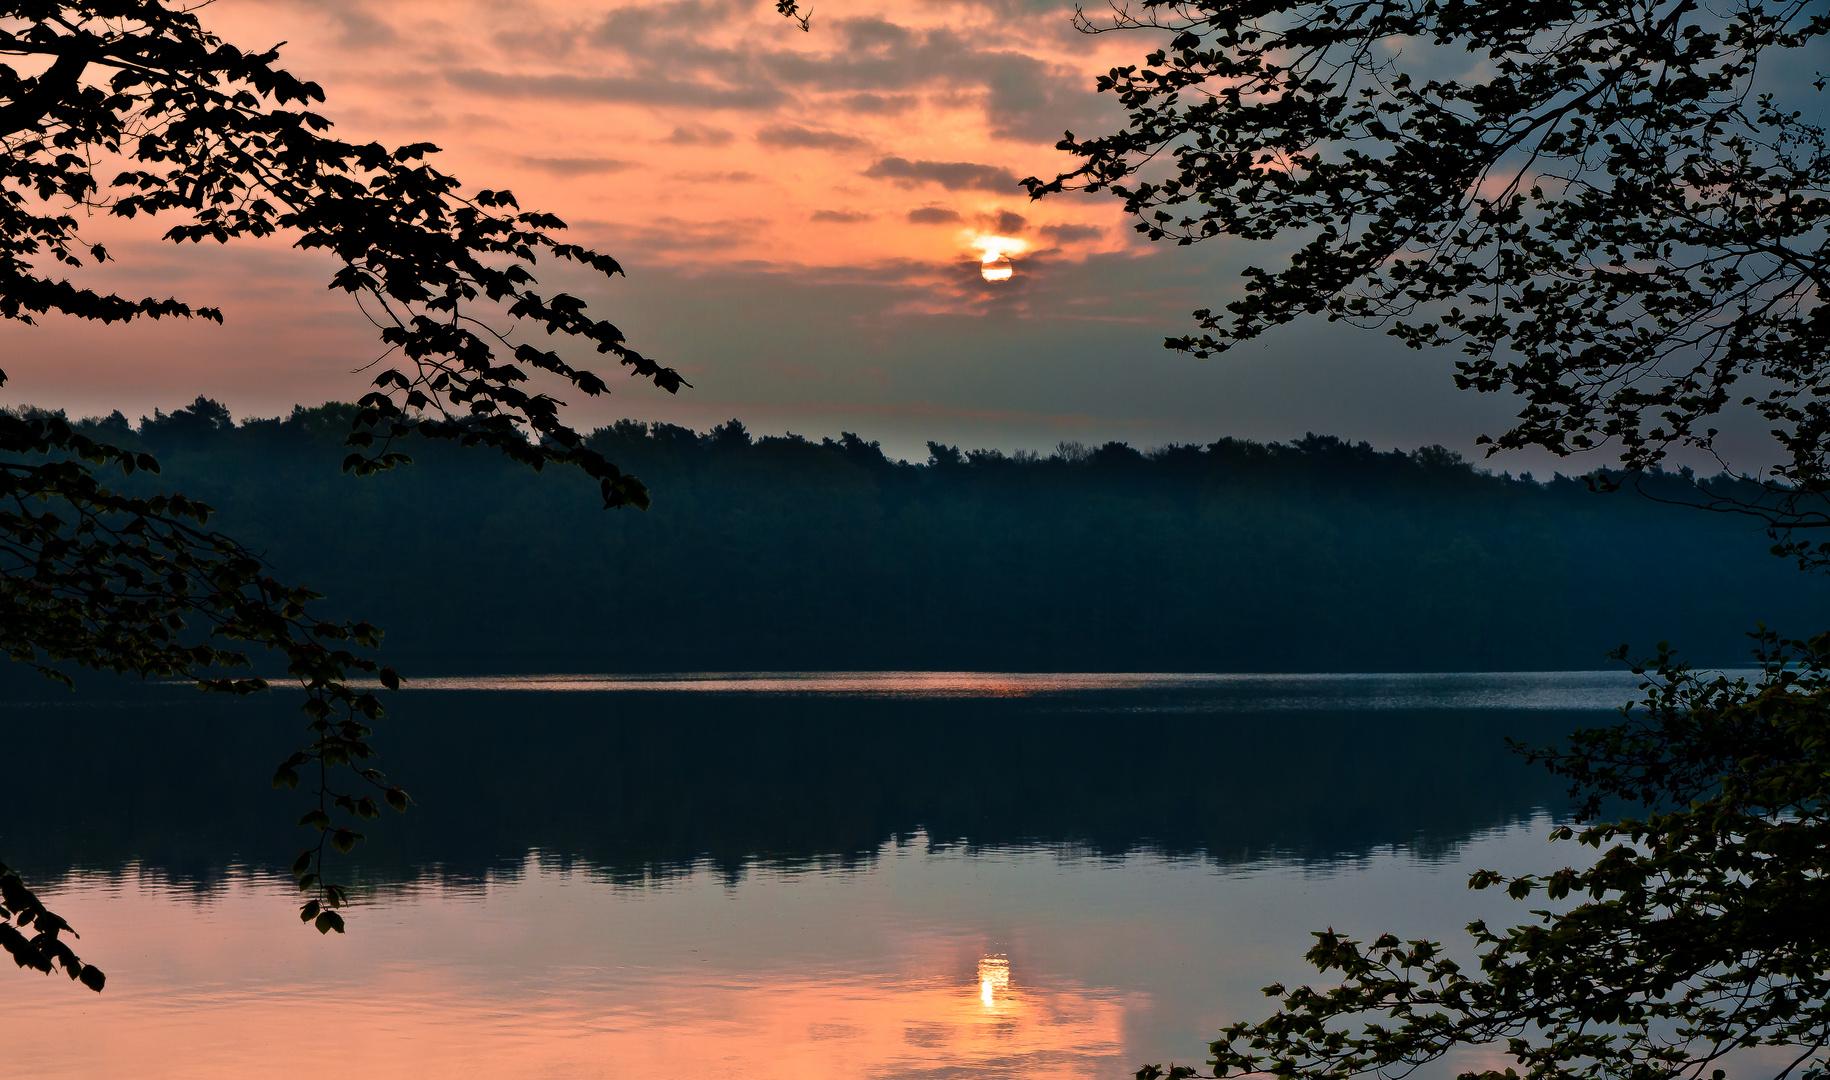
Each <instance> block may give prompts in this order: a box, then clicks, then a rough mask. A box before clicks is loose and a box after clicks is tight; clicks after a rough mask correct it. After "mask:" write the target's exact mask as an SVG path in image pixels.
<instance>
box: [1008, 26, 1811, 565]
mask: <svg viewBox="0 0 1830 1080" xmlns="http://www.w3.org/2000/svg"><path fill="white" fill-rule="evenodd" d="M1114 12H1115V13H1114V15H1113V17H1112V18H1111V19H1110V20H1109V21H1107V22H1103V23H1099V24H1095V23H1093V22H1092V21H1090V20H1088V19H1087V18H1086V17H1085V16H1081V25H1082V27H1083V29H1086V30H1088V31H1091V32H1108V31H1113V30H1148V31H1156V32H1160V33H1164V34H1166V35H1167V37H1168V41H1167V44H1166V46H1165V47H1163V48H1159V49H1157V50H1156V51H1154V52H1152V53H1150V54H1149V56H1148V57H1147V58H1146V59H1145V61H1144V62H1143V63H1142V64H1141V65H1131V66H1126V67H1120V68H1115V69H1113V70H1112V71H1111V72H1109V73H1108V74H1106V75H1104V76H1102V77H1101V78H1100V79H1099V87H1100V89H1101V90H1103V91H1107V92H1110V93H1112V94H1113V95H1115V97H1116V98H1117V100H1118V102H1119V104H1120V105H1121V106H1122V107H1123V109H1124V110H1125V113H1126V115H1127V123H1126V125H1125V126H1124V128H1123V129H1121V130H1119V131H1116V132H1112V133H1109V134H1102V135H1095V136H1092V137H1087V138H1078V137H1075V136H1074V135H1073V134H1072V133H1069V134H1068V136H1067V137H1066V138H1065V139H1064V140H1063V141H1062V142H1061V143H1060V144H1059V146H1060V148H1061V149H1063V150H1065V151H1067V152H1069V153H1071V154H1074V155H1077V156H1078V157H1080V158H1081V159H1082V163H1081V164H1080V165H1079V167H1078V168H1076V169H1074V170H1073V171H1070V172H1067V173H1064V174H1062V175H1060V176H1057V177H1055V178H1054V179H1052V180H1047V181H1044V180H1041V179H1037V178H1033V177H1032V178H1030V179H1029V180H1027V181H1026V184H1027V185H1028V187H1029V190H1030V192H1031V193H1032V195H1034V196H1038V197H1039V196H1042V195H1045V194H1048V193H1051V192H1059V191H1063V190H1065V189H1068V188H1070V187H1072V188H1077V189H1082V190H1089V191H1102V190H1103V191H1110V192H1111V193H1113V194H1115V195H1117V196H1118V197H1119V198H1121V199H1122V200H1123V201H1124V204H1125V207H1126V209H1127V210H1128V211H1130V212H1131V213H1132V214H1134V215H1136V216H1137V218H1138V221H1137V226H1136V227H1137V228H1138V230H1139V231H1141V232H1143V233H1145V234H1146V235H1147V236H1149V237H1150V238H1151V239H1153V240H1173V241H1175V242H1176V243H1179V244H1189V243H1195V242H1199V241H1203V240H1209V239H1212V238H1216V237H1238V238H1242V239H1246V240H1252V241H1260V242H1265V243H1266V245H1267V246H1268V247H1270V248H1271V249H1272V250H1273V251H1276V252H1278V253H1279V255H1278V256H1276V257H1277V258H1278V263H1277V264H1274V265H1271V266H1268V267H1267V266H1252V267H1249V268H1247V269H1246V270H1245V271H1244V288H1243V291H1242V294H1241V295H1240V296H1239V298H1238V299H1234V300H1232V301H1230V302H1228V303H1226V304H1225V305H1223V306H1221V307H1219V308H1218V309H1203V310H1201V311H1197V312H1196V313H1195V316H1196V318H1197V319H1198V320H1199V323H1200V333H1198V334H1195V335H1187V336H1183V337H1179V338H1172V339H1170V340H1169V342H1168V344H1169V346H1170V347H1172V348H1176V349H1182V350H1186V351H1189V352H1192V353H1194V354H1195V355H1197V356H1207V355H1210V354H1212V353H1216V352H1221V351H1224V350H1226V349H1229V348H1231V347H1233V346H1235V345H1237V344H1239V343H1241V342H1244V341H1249V340H1251V339H1253V338H1255V337H1257V336H1258V335H1260V334H1263V333H1264V332H1266V331H1267V330H1269V329H1271V328H1272V327H1275V326H1278V325H1280V324H1283V323H1287V322H1290V321H1292V320H1294V319H1297V318H1300V317H1305V316H1324V317H1326V318H1328V319H1329V320H1344V321H1348V322H1351V323H1355V324H1360V325H1370V326H1383V327H1385V328H1386V329H1387V331H1388V332H1389V333H1391V334H1393V335H1395V336H1396V337H1397V338H1398V339H1399V340H1401V341H1403V342H1404V343H1405V344H1407V345H1409V346H1412V347H1416V348H1423V347H1426V346H1442V345H1451V346H1456V347H1458V348H1459V349H1460V350H1461V352H1462V353H1463V354H1464V355H1463V357H1462V358H1461V359H1460V360H1459V361H1458V362H1457V373H1456V381H1457V383H1458V385H1460V386H1461V387H1462V388H1464V389H1475V390H1479V391H1484V392H1511V393H1516V394H1518V395H1519V396H1520V397H1522V398H1523V400H1524V406H1523V408H1522V410H1521V411H1520V413H1519V414H1518V417H1517V423H1516V424H1515V426H1513V427H1512V428H1511V429H1510V430H1508V431H1506V432H1504V433H1502V434H1500V435H1498V436H1497V437H1495V438H1494V439H1492V440H1491V441H1492V443H1493V446H1494V448H1495V449H1501V448H1523V447H1533V446H1535V447H1542V448H1545V449H1548V450H1551V451H1553V452H1555V453H1557V454H1568V453H1572V452H1576V451H1580V450H1585V449H1589V448H1593V447H1599V446H1604V445H1608V444H1612V445H1615V446H1616V447H1617V448H1618V450H1619V453H1620V460H1621V462H1622V463H1623V464H1624V465H1625V466H1626V467H1627V469H1628V470H1630V471H1633V472H1638V471H1641V470H1644V469H1647V468H1649V467H1651V466H1652V465H1654V464H1656V463H1657V462H1659V461H1660V460H1661V459H1662V458H1663V457H1664V456H1665V455H1666V454H1667V453H1668V452H1670V451H1671V450H1672V449H1673V448H1676V447H1691V448H1700V449H1702V450H1704V451H1710V452H1714V450H1715V443H1716V437H1717V431H1716V429H1715V428H1714V427H1712V426H1711V424H1712V421H1713V420H1714V419H1715V418H1716V417H1717V416H1718V414H1721V413H1722V412H1723V411H1724V410H1726V409H1729V408H1731V407H1734V408H1740V407H1746V408H1748V409H1751V410H1753V411H1754V412H1755V413H1757V414H1758V415H1759V416H1760V417H1761V418H1763V419H1764V420H1765V421H1767V422H1769V423H1770V424H1771V426H1772V428H1773V430H1774V431H1775V433H1776V435H1777V437H1778V439H1779V441H1780V443H1781V446H1782V447H1783V450H1784V460H1783V462H1782V463H1781V464H1780V465H1779V466H1777V467H1776V468H1775V469H1774V470H1773V471H1772V473H1771V476H1770V478H1769V481H1770V482H1769V484H1768V486H1767V491H1766V493H1765V497H1763V498H1761V499H1758V500H1755V501H1753V502H1751V503H1748V504H1743V505H1741V506H1739V508H1740V509H1744V510H1747V511H1751V512H1754V513H1757V514H1759V515H1761V516H1763V517H1765V518H1767V519H1768V521H1769V522H1771V523H1772V524H1773V525H1774V526H1775V529H1776V532H1777V533H1778V534H1779V535H1778V536H1776V539H1780V540H1784V541H1785V542H1786V545H1787V546H1786V550H1787V551H1788V552H1790V553H1792V554H1796V555H1799V556H1800V557H1802V558H1804V559H1806V560H1807V561H1810V562H1816V563H1824V562H1826V561H1827V560H1830V546H1821V545H1814V544H1807V543H1805V542H1803V541H1796V540H1793V539H1791V537H1792V536H1793V535H1794V534H1793V533H1792V532H1791V530H1795V529H1800V528H1823V527H1830V515H1827V514H1826V512H1825V509H1824V504H1823V499H1822V496H1823V494H1824V493H1825V492H1827V491H1830V405H1826V396H1825V395H1826V392H1827V391H1830V367H1826V366H1825V363H1824V355H1825V347H1826V343H1827V341H1830V312H1827V311H1826V308H1825V307H1824V304H1823V301H1822V293H1823V289H1824V286H1825V284H1826V282H1827V281H1830V246H1827V244H1830V199H1826V197H1825V193H1826V188H1827V187H1830V150H1826V143H1825V138H1824V130H1823V127H1822V126H1821V124H1819V123H1816V122H1814V121H1813V119H1812V118H1813V117H1815V116H1817V115H1820V114H1821V110H1822V107H1823V106H1822V102H1821V100H1820V99H1819V98H1816V97H1814V96H1813V94H1814V93H1815V91H1822V90H1823V88H1824V82H1823V80H1822V78H1821V77H1820V78H1819V79H1818V80H1817V81H1816V82H1814V83H1813V82H1810V81H1809V80H1808V78H1807V77H1805V76H1804V75H1803V74H1802V72H1803V71H1807V70H1809V69H1810V65H1811V64H1813V63H1816V64H1820V65H1821V64H1822V63H1823V56H1824V50H1823V38H1824V35H1825V33H1826V31H1830V14H1826V13H1825V12H1824V11H1823V9H1822V8H1821V6H1820V5H1815V4H1809V3H1804V2H1802V0H1739V2H1736V3H1734V4H1730V5H1727V6H1726V7H1722V6H1718V5H1704V4H1701V3H1698V2H1697V0H1636V2H1633V3H1621V2H1618V0H1558V2H1554V3H1535V2H1533V3H1524V2H1504V3H1498V4H1494V3H1481V4H1474V3H1464V2H1461V0H1356V2H1349V3H1336V2H1334V0H1243V2H1232V0H1188V2H1182V0H1140V2H1139V3H1137V4H1135V5H1129V4H1127V5H1118V6H1116V7H1115V8H1114ZM1807 87H1811V88H1814V90H1812V89H1807ZM1801 98H1804V99H1808V100H1803V101H1801V100H1800V99H1801Z"/></svg>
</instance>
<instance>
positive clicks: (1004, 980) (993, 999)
mask: <svg viewBox="0 0 1830 1080" xmlns="http://www.w3.org/2000/svg"><path fill="white" fill-rule="evenodd" d="M1009 993H1010V958H1009V957H1008V956H1005V955H1004V954H1003V953H997V954H996V955H993V956H981V957H979V1001H980V1002H981V1003H982V1004H983V1005H984V1006H985V1007H986V1008H987V1009H995V1008H997V1007H998V1005H999V1004H1000V1003H1001V1000H1002V999H1004V998H1006V997H1007V996H1008V995H1009Z"/></svg>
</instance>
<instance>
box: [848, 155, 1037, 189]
mask: <svg viewBox="0 0 1830 1080" xmlns="http://www.w3.org/2000/svg"><path fill="white" fill-rule="evenodd" d="M864 175H865V176H868V177H870V178H872V179H873V180H889V181H891V182H893V183H896V184H900V185H902V186H903V187H914V186H916V185H917V184H924V183H934V184H939V185H940V186H941V187H944V188H946V189H947V190H948V191H968V190H978V191H1010V190H1012V189H1014V188H1016V187H1017V177H1016V174H1015V173H1012V172H1011V171H1010V170H1009V169H1000V168H998V167H997V166H995V165H979V164H977V163H975V162H971V161H910V160H909V159H908V158H901V157H886V158H883V159H881V160H879V161H878V162H877V163H876V164H875V165H872V166H871V167H870V168H868V169H866V170H864Z"/></svg>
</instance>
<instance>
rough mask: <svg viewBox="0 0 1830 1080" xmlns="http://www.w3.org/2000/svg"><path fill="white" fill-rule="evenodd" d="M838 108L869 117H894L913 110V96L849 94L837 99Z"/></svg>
mask: <svg viewBox="0 0 1830 1080" xmlns="http://www.w3.org/2000/svg"><path fill="white" fill-rule="evenodd" d="M839 107H840V108H842V109H844V110H846V111H847V112H855V113H864V114H867V115H870V116H894V115H896V114H897V113H902V112H907V111H909V110H910V109H912V108H914V107H915V95H914V94H851V95H849V96H847V97H843V98H840V99H839Z"/></svg>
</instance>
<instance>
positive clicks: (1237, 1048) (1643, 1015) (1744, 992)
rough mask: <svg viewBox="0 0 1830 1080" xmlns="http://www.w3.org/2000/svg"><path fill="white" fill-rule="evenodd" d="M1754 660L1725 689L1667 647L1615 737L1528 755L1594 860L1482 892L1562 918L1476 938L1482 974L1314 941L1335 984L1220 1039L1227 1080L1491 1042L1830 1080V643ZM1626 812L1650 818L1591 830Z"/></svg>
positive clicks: (1384, 1070) (1592, 1067) (1414, 1056)
mask: <svg viewBox="0 0 1830 1080" xmlns="http://www.w3.org/2000/svg"><path fill="white" fill-rule="evenodd" d="M1760 659H1761V663H1762V671H1761V673H1760V676H1759V677H1758V678H1756V679H1753V680H1748V679H1744V678H1735V679H1730V678H1729V677H1727V676H1724V675H1714V676H1707V675H1703V674H1699V673H1697V672H1695V671H1692V670H1690V669H1689V668H1687V667H1685V666H1684V665H1681V664H1678V663H1677V662H1676V661H1675V660H1674V659H1673V657H1672V655H1671V654H1670V653H1668V652H1667V653H1662V654H1661V655H1660V656H1659V657H1658V658H1657V659H1656V661H1654V662H1653V664H1652V666H1651V667H1650V668H1639V669H1636V670H1638V671H1640V672H1641V673H1642V674H1645V675H1647V679H1646V682H1645V683H1644V685H1643V689H1644V691H1645V697H1644V699H1643V700H1642V701H1641V702H1639V703H1638V704H1637V707H1629V708H1627V709H1623V710H1622V711H1623V713H1624V714H1625V718H1624V720H1623V722H1622V723H1620V724H1618V725H1614V726H1610V727H1602V728H1593V729H1587V730H1584V731H1580V732H1577V733H1576V734H1575V735H1574V736H1572V738H1571V741H1570V744H1569V746H1568V747H1566V748H1562V749H1542V750H1525V748H1523V747H1518V749H1520V750H1522V751H1524V752H1525V753H1526V756H1527V757H1529V758H1531V759H1533V760H1536V761H1539V762H1541V763H1543V764H1545V765H1547V766H1548V767H1549V768H1550V769H1551V770H1552V771H1553V772H1556V773H1557V774H1559V775H1561V776H1564V777H1566V778H1567V779H1568V780H1569V781H1570V783H1571V789H1570V790H1571V793H1572V795H1575V796H1576V797H1577V798H1578V800H1579V801H1578V811H1579V812H1578V815H1577V824H1576V825H1573V826H1572V825H1564V826H1560V827H1558V828H1557V829H1555V830H1554V832H1553V839H1557V840H1570V839H1574V840H1576V841H1577V842H1578V843H1580V844H1582V845H1583V846H1585V847H1589V848H1592V849H1594V851H1595V853H1596V854H1595V856H1594V857H1593V859H1592V860H1591V861H1590V862H1589V863H1588V865H1586V866H1584V867H1582V868H1565V869H1563V870H1559V871H1556V872H1555V873H1552V874H1549V875H1545V876H1543V877H1532V876H1519V877H1508V876H1505V875H1502V874H1499V873H1497V872H1494V871H1491V870H1480V871H1477V872H1476V873H1475V874H1474V875H1473V876H1472V878H1471V879H1470V881H1469V885H1470V887H1472V888H1475V889H1487V888H1496V887H1503V888H1505V889H1506V891H1507V893H1508V894H1509V895H1510V896H1511V897H1513V898H1515V899H1526V898H1531V897H1538V898H1541V899H1542V900H1543V901H1545V902H1547V903H1548V904H1550V905H1554V906H1549V907H1546V908H1544V909H1541V910H1537V911H1534V913H1533V914H1534V915H1535V916H1536V920H1535V921H1534V922H1530V923H1526V924H1523V925H1518V926H1512V927H1508V928H1504V929H1497V930H1496V929H1492V928H1489V927H1488V926H1487V924H1486V923H1485V922H1475V923H1473V924H1471V925H1470V926H1469V927H1468V932H1469V934H1470V935H1471V936H1472V938H1473V944H1474V946H1475V948H1476V950H1477V952H1478V955H1479V963H1478V968H1477V970H1474V971H1468V970H1464V968H1463V966H1462V965H1460V964H1458V963H1457V962H1456V961H1455V960H1453V959H1451V958H1450V957H1449V955H1448V954H1447V952H1446V950H1445V949H1444V947H1443V946H1442V945H1441V944H1439V943H1437V942H1431V941H1401V940H1399V939H1398V938H1397V937H1395V936H1393V935H1390V934H1386V935H1382V936H1380V937H1378V938H1377V939H1375V940H1373V941H1371V942H1360V941H1356V940H1352V939H1350V938H1347V937H1345V936H1343V935H1341V934H1337V933H1335V932H1334V931H1333V930H1329V931H1326V932H1323V933H1318V934H1317V935H1315V936H1316V945H1315V947H1314V948H1313V949H1311V950H1310V952H1309V955H1308V959H1309V962H1310V963H1311V964H1313V965H1314V966H1315V968H1316V969H1317V971H1318V972H1320V973H1321V974H1323V975H1325V976H1327V977H1328V978H1329V983H1330V985H1325V986H1324V987H1322V988H1320V989H1315V988H1311V987H1307V986H1305V987H1301V988H1298V989H1295V990H1287V989H1286V988H1285V987H1283V986H1271V987H1267V988H1266V990H1265V993H1266V995H1267V996H1270V997H1273V998H1276V999H1279V1002H1280V1008H1279V1011H1278V1012H1277V1013H1276V1014H1275V1015H1273V1016H1271V1017H1270V1018H1269V1019H1266V1020H1263V1021H1260V1022H1257V1023H1247V1022H1241V1023H1236V1024H1233V1025H1231V1026H1229V1027H1227V1028H1226V1029H1225V1030H1224V1031H1223V1032H1222V1034H1221V1037H1220V1039H1219V1040H1218V1041H1216V1042H1215V1043H1214V1044H1213V1047H1212V1049H1213V1053H1214V1061H1213V1066H1214V1075H1216V1076H1231V1075H1237V1074H1249V1073H1268V1074H1271V1075H1274V1076H1279V1077H1299V1076H1300V1077H1314V1078H1324V1077H1326V1078H1335V1080H1346V1078H1348V1077H1354V1076H1362V1075H1380V1076H1392V1075H1400V1076H1401V1075H1406V1074H1408V1073H1410V1072H1411V1071H1413V1070H1415V1069H1416V1068H1418V1067H1420V1066H1423V1065H1426V1064H1428V1063H1431V1062H1434V1061H1437V1060H1439V1059H1442V1058H1443V1057H1444V1056H1445V1055H1446V1054H1448V1053H1449V1052H1451V1051H1452V1050H1455V1049H1456V1048H1458V1047H1462V1046H1468V1045H1477V1046H1488V1047H1492V1048H1494V1049H1496V1050H1499V1051H1500V1052H1502V1053H1503V1055H1504V1056H1505V1057H1506V1058H1509V1059H1511V1061H1512V1062H1513V1063H1514V1064H1515V1065H1516V1072H1515V1069H1514V1068H1511V1067H1509V1068H1508V1069H1507V1070H1506V1072H1505V1073H1504V1075H1506V1076H1513V1075H1518V1074H1523V1075H1524V1076H1527V1077H1530V1078H1533V1080H1537V1078H1548V1077H1582V1078H1585V1080H1612V1078H1623V1080H1624V1078H1629V1077H1631V1078H1654V1077H1659V1078H1671V1077H1683V1078H1687V1080H1710V1078H1712V1077H1713V1078H1715V1080H1720V1078H1721V1077H1723V1076H1724V1074H1725V1070H1732V1071H1733V1072H1734V1074H1735V1075H1747V1074H1749V1073H1750V1072H1751V1071H1753V1070H1755V1069H1759V1070H1761V1071H1765V1072H1767V1073H1768V1074H1769V1075H1771V1076H1773V1077H1775V1080H1778V1078H1784V1077H1789V1076H1793V1075H1796V1076H1798V1077H1800V1078H1801V1080H1815V1078H1818V1077H1821V1076H1823V1075H1824V1073H1825V1071H1826V1067H1827V1065H1830V1063H1827V1062H1826V1061H1825V1059H1824V1056H1823V1052H1824V1050H1825V1048H1826V1046H1830V955H1827V954H1826V944H1825V939H1824V934H1823V931H1822V926H1823V913H1824V911H1825V909H1826V905H1827V904H1830V894H1827V892H1826V876H1825V873H1826V870H1830V764H1827V763H1826V761H1825V756H1824V749H1825V747H1826V746H1830V635H1825V636H1823V637H1818V638H1815V639H1813V640H1812V641H1810V642H1797V641H1790V642H1787V641H1780V640H1778V639H1777V638H1775V637H1774V636H1773V635H1771V634H1766V635H1763V636H1762V638H1761V650H1760ZM1611 800H1624V801H1626V802H1627V803H1630V804H1638V805H1639V806H1641V807H1643V808H1644V813H1643V814H1642V815H1641V816H1627V817H1622V818H1620V819H1618V820H1609V821H1602V822H1597V821H1595V820H1594V819H1595V818H1596V816H1597V814H1598V813H1599V811H1601V809H1602V808H1603V806H1604V805H1605V804H1606V803H1607V802H1608V801H1611ZM1584 821H1587V822H1589V823H1588V824H1586V825H1585V824H1582V822H1584ZM1763 1051H1764V1052H1765V1053H1766V1055H1768V1056H1761V1055H1762V1052H1763ZM1775 1052H1777V1054H1778V1056H1777V1057H1772V1056H1770V1055H1772V1054H1773V1053H1775ZM1138 1075H1139V1077H1140V1078H1145V1080H1150V1078H1155V1077H1160V1076H1164V1075H1169V1076H1176V1077H1186V1076H1192V1075H1194V1071H1193V1070H1192V1069H1191V1068H1189V1067H1187V1066H1176V1067H1174V1068H1172V1069H1170V1070H1168V1072H1167V1073H1165V1071H1164V1070H1162V1069H1161V1068H1160V1067H1159V1066H1147V1067H1145V1068H1144V1069H1143V1070H1142V1071H1140V1072H1139V1074H1138ZM1460 1075H1461V1076H1462V1077H1464V1078H1469V1077H1476V1076H1480V1077H1495V1076H1499V1075H1502V1074H1501V1073H1500V1072H1499V1071H1498V1070H1496V1069H1488V1070H1483V1071H1478V1072H1477V1071H1468V1072H1463V1073H1461V1074H1460Z"/></svg>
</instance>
